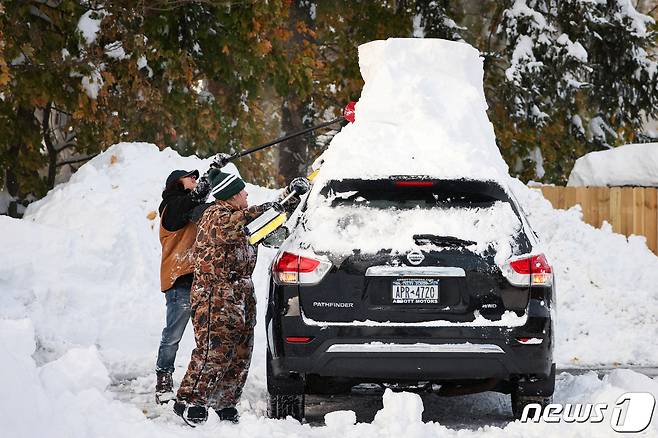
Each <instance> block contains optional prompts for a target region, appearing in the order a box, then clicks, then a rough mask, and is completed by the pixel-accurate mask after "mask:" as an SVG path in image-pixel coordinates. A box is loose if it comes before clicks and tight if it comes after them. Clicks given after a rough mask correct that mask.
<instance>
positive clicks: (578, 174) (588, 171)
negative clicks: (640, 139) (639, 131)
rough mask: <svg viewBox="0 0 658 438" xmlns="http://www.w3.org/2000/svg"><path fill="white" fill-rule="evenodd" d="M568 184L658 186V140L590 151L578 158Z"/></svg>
mask: <svg viewBox="0 0 658 438" xmlns="http://www.w3.org/2000/svg"><path fill="white" fill-rule="evenodd" d="M567 185H568V186H643V187H658V143H642V144H628V145H625V146H619V147H616V148H613V149H609V150H606V151H598V152H590V153H589V154H587V155H584V156H582V157H580V158H578V159H577V160H576V164H575V165H574V167H573V169H572V170H571V174H570V175H569V182H568V183H567Z"/></svg>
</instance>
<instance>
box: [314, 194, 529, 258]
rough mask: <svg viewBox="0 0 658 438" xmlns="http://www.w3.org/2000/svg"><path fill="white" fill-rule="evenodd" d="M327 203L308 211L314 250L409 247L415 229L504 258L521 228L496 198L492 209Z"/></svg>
mask: <svg viewBox="0 0 658 438" xmlns="http://www.w3.org/2000/svg"><path fill="white" fill-rule="evenodd" d="M323 202H324V205H322V206H320V207H318V208H317V209H315V210H314V211H313V212H312V214H308V216H307V217H308V222H307V229H308V231H306V232H304V234H303V239H304V243H305V244H310V245H311V247H312V248H313V249H314V250H316V251H324V250H328V251H329V250H330V251H331V252H332V254H336V255H338V254H340V255H350V254H352V251H353V250H354V249H355V248H358V249H359V250H361V251H362V252H363V253H364V254H368V253H370V254H372V253H376V252H378V251H380V250H381V249H382V248H386V249H391V250H392V251H393V252H405V251H408V250H409V249H410V248H415V247H416V244H415V243H414V239H413V236H414V234H433V235H438V236H451V237H456V238H458V239H462V240H467V241H472V242H475V244H474V245H472V246H469V249H471V250H473V251H475V252H477V253H482V252H484V251H485V250H486V249H487V248H488V247H489V245H493V248H494V249H495V250H496V251H497V252H498V255H500V256H501V258H502V260H503V261H504V260H507V259H508V258H509V257H510V256H511V255H512V248H511V246H510V245H511V244H512V236H514V235H516V233H517V232H518V230H519V229H520V227H521V223H520V222H519V220H518V218H517V217H516V215H515V214H514V211H512V208H511V206H510V204H509V203H507V202H496V203H495V204H494V205H493V206H492V207H488V208H473V209H467V208H446V209H424V208H413V209H401V210H398V209H386V210H385V209H382V208H371V207H366V206H359V207H356V206H341V207H330V203H331V201H330V200H326V201H323ZM328 236H330V237H331V238H330V239H328V238H327V237H328Z"/></svg>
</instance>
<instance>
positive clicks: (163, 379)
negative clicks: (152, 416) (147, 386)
mask: <svg viewBox="0 0 658 438" xmlns="http://www.w3.org/2000/svg"><path fill="white" fill-rule="evenodd" d="M157 378H158V380H157V382H156V384H155V402H156V403H159V404H161V405H162V404H165V403H167V402H168V401H170V400H173V399H174V389H173V385H174V383H173V380H172V379H171V373H170V372H167V371H158V372H157Z"/></svg>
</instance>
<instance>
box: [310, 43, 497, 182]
mask: <svg viewBox="0 0 658 438" xmlns="http://www.w3.org/2000/svg"><path fill="white" fill-rule="evenodd" d="M359 65H360V67H361V75H362V76H363V79H364V81H365V85H364V87H363V91H362V93H361V97H360V99H359V101H358V103H357V104H356V122H355V123H353V124H351V125H348V126H346V127H345V128H343V130H342V131H341V132H340V133H339V134H338V135H336V136H335V137H334V138H333V140H332V142H331V144H330V146H329V148H328V150H327V151H326V152H325V153H324V154H322V156H321V157H320V159H319V160H323V161H324V163H323V164H322V167H321V171H320V173H319V175H318V178H317V182H318V183H319V184H318V185H322V184H323V183H324V182H326V181H328V180H331V179H344V178H363V179H374V178H378V177H386V176H389V175H427V176H432V177H436V178H445V179H450V178H472V179H478V180H498V181H501V180H503V181H506V180H507V178H508V168H507V165H506V163H505V161H504V160H503V158H502V156H501V155H500V151H499V150H498V147H497V146H496V142H495V136H494V130H493V126H492V125H491V123H490V122H489V119H488V118H487V114H486V109H487V103H486V101H485V97H484V92H483V86H482V77H483V69H482V59H481V58H480V56H479V53H478V51H477V50H476V49H474V48H473V47H471V46H470V45H468V44H466V43H460V42H452V41H445V40H438V39H412V38H411V39H404V38H399V39H398V38H392V39H388V40H385V41H373V42H370V43H367V44H363V45H361V46H359Z"/></svg>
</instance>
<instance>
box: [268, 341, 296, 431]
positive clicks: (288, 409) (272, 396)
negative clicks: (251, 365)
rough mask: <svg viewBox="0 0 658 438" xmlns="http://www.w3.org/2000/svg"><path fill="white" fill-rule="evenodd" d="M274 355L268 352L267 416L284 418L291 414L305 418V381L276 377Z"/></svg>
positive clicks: (293, 416)
mask: <svg viewBox="0 0 658 438" xmlns="http://www.w3.org/2000/svg"><path fill="white" fill-rule="evenodd" d="M271 359H272V356H271V355H270V353H269V351H268V352H267V416H268V417H269V418H278V419H283V418H286V417H288V416H291V417H292V418H294V419H295V420H297V421H299V422H301V421H303V420H304V403H305V398H304V382H303V380H302V379H292V378H282V377H276V376H274V375H273V373H272V365H271Z"/></svg>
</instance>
